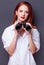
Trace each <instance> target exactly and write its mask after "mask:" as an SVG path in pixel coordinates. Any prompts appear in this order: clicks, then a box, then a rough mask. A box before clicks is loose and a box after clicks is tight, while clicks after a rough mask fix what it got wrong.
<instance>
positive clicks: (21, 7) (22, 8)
mask: <svg viewBox="0 0 44 65" xmlns="http://www.w3.org/2000/svg"><path fill="white" fill-rule="evenodd" d="M18 9H21V10H27V11H28V10H29V9H28V7H27V6H26V5H21V6H20V7H19V8H18Z"/></svg>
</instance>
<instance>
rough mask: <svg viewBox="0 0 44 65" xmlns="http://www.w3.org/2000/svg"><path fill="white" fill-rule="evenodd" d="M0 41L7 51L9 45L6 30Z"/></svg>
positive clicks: (8, 32)
mask: <svg viewBox="0 0 44 65" xmlns="http://www.w3.org/2000/svg"><path fill="white" fill-rule="evenodd" d="M1 39H2V42H3V45H4V48H5V50H7V47H8V46H9V45H10V43H11V35H10V31H9V30H8V29H7V28H6V29H5V30H4V32H3V34H2V37H1Z"/></svg>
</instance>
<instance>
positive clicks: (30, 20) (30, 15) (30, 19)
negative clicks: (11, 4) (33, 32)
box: [12, 1, 33, 24]
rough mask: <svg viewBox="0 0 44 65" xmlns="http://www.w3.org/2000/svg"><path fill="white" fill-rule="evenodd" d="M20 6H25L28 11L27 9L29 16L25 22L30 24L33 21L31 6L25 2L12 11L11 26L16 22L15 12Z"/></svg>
mask: <svg viewBox="0 0 44 65" xmlns="http://www.w3.org/2000/svg"><path fill="white" fill-rule="evenodd" d="M21 5H26V6H27V7H28V9H29V16H28V18H27V20H26V21H27V22H29V23H31V24H32V19H33V14H32V6H31V4H30V3H28V2H25V1H22V2H19V3H18V5H17V6H16V8H15V9H14V15H13V21H12V24H14V22H15V21H16V20H17V16H16V11H17V10H18V8H19V7H20V6H21Z"/></svg>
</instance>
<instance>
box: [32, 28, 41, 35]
mask: <svg viewBox="0 0 44 65" xmlns="http://www.w3.org/2000/svg"><path fill="white" fill-rule="evenodd" d="M32 34H34V35H40V32H39V30H38V28H37V27H34V28H32Z"/></svg>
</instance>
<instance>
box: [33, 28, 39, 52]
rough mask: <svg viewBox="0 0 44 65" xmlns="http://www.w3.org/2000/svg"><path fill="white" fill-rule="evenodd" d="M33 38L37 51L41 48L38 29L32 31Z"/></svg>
mask: <svg viewBox="0 0 44 65" xmlns="http://www.w3.org/2000/svg"><path fill="white" fill-rule="evenodd" d="M32 39H33V42H34V44H35V46H36V48H37V50H36V52H37V51H38V50H39V49H40V33H39V31H38V30H37V29H34V30H33V32H32Z"/></svg>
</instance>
